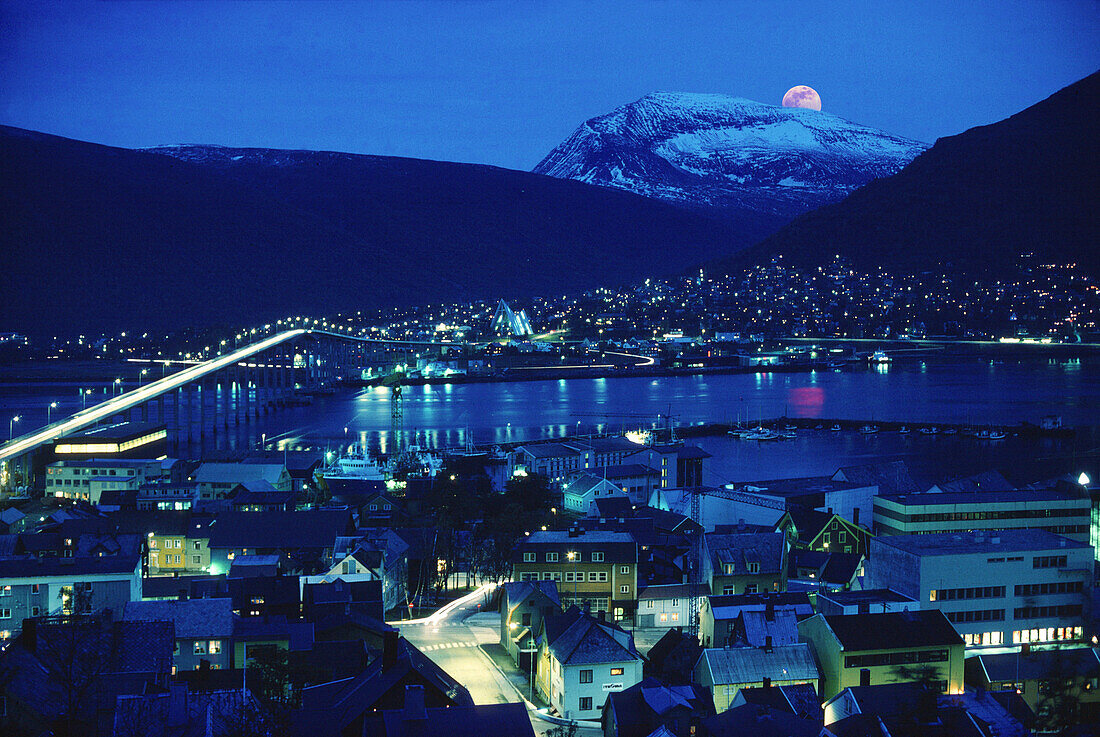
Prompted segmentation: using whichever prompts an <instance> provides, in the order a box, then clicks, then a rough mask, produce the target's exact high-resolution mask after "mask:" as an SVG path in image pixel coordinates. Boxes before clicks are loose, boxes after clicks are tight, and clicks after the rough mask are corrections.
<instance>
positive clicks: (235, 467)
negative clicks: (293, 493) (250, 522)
mask: <svg viewBox="0 0 1100 737" xmlns="http://www.w3.org/2000/svg"><path fill="white" fill-rule="evenodd" d="M259 480H263V481H266V482H268V483H269V484H271V485H272V486H273V487H275V488H276V489H278V490H279V491H290V490H291V487H292V485H293V484H292V482H291V478H290V473H289V472H288V471H287V470H286V466H283V465H282V464H279V463H204V464H202V465H201V466H199V467H198V468H197V469H195V471H194V472H193V473H192V474H191V476H190V477H189V478H188V481H193V482H195V483H197V484H198V485H199V498H200V499H201V500H203V501H211V500H223V499H227V498H228V497H229V494H230V492H232V491H233V490H234V489H236V488H237V486H238V485H240V484H243V483H245V482H247V481H259Z"/></svg>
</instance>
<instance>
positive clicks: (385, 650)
mask: <svg viewBox="0 0 1100 737" xmlns="http://www.w3.org/2000/svg"><path fill="white" fill-rule="evenodd" d="M400 637H401V635H400V634H398V633H397V632H386V633H385V634H384V635H382V671H383V672H385V671H388V670H389V669H390V668H392V667H393V666H394V665H396V664H397V650H398V648H399V645H400Z"/></svg>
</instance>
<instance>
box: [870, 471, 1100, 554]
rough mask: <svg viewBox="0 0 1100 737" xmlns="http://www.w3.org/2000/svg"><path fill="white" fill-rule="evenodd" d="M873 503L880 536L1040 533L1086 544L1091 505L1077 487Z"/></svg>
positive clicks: (957, 493)
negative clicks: (1019, 531)
mask: <svg viewBox="0 0 1100 737" xmlns="http://www.w3.org/2000/svg"><path fill="white" fill-rule="evenodd" d="M950 488H952V487H951V486H948V489H950ZM874 504H875V519H874V525H875V531H876V532H877V533H878V534H879V535H930V534H943V533H968V532H973V531H978V530H1006V529H1039V530H1046V531H1047V532H1052V533H1055V534H1057V535H1064V536H1065V537H1068V538H1069V539H1071V540H1077V541H1080V542H1084V543H1087V542H1089V525H1090V514H1091V510H1092V502H1091V500H1090V498H1089V495H1088V492H1087V491H1086V490H1085V489H1084V488H1083V487H1081V486H1078V485H1077V484H1068V483H1059V484H1057V485H1055V486H1052V487H1049V488H1041V489H1008V490H1002V489H999V488H997V489H996V490H985V489H984V488H983V489H976V490H966V491H929V492H925V493H920V494H897V495H888V496H880V497H876V498H875V502H874Z"/></svg>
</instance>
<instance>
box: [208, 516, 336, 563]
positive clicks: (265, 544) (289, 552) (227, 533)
mask: <svg viewBox="0 0 1100 737" xmlns="http://www.w3.org/2000/svg"><path fill="white" fill-rule="evenodd" d="M353 529H354V528H353V525H352V522H351V515H350V514H349V513H348V512H347V511H344V510H311V511H308V512H224V513H222V514H219V515H218V516H217V519H216V521H214V522H213V523H212V524H211V525H210V543H209V545H210V566H211V571H214V570H215V569H216V570H217V571H226V570H228V569H229V565H230V563H231V562H232V560H233V558H235V557H236V556H238V555H249V554H256V553H259V554H270V553H281V554H282V555H283V556H284V559H285V560H286V565H287V571H288V572H296V571H301V572H303V573H307V574H314V573H317V572H319V571H320V570H322V569H323V570H328V567H330V566H331V565H332V544H333V540H335V539H336V536H337V535H347V534H350V533H351V532H352V531H353Z"/></svg>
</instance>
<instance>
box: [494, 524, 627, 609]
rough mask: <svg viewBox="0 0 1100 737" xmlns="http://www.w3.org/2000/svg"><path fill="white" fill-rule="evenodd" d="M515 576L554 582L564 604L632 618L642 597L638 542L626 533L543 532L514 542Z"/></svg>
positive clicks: (519, 578)
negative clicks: (516, 542)
mask: <svg viewBox="0 0 1100 737" xmlns="http://www.w3.org/2000/svg"><path fill="white" fill-rule="evenodd" d="M512 579H513V580H515V581H553V582H555V583H556V584H557V585H558V594H559V596H560V598H561V603H562V605H563V606H565V607H569V606H573V605H576V606H579V607H581V608H584V609H587V610H589V611H592V612H608V613H609V614H610V615H611V616H612V617H613V618H614V620H615V621H620V620H622V619H625V618H627V617H633V616H634V611H635V602H636V601H637V595H638V543H637V541H636V540H635V539H634V536H633V535H631V534H630V533H628V532H619V531H609V530H589V531H585V530H584V529H580V528H574V529H570V530H540V531H536V532H533V533H531V535H530V536H529V537H525V538H523V539H522V540H520V542H519V543H518V544H517V545H516V548H515V550H514V551H513V553H512Z"/></svg>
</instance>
